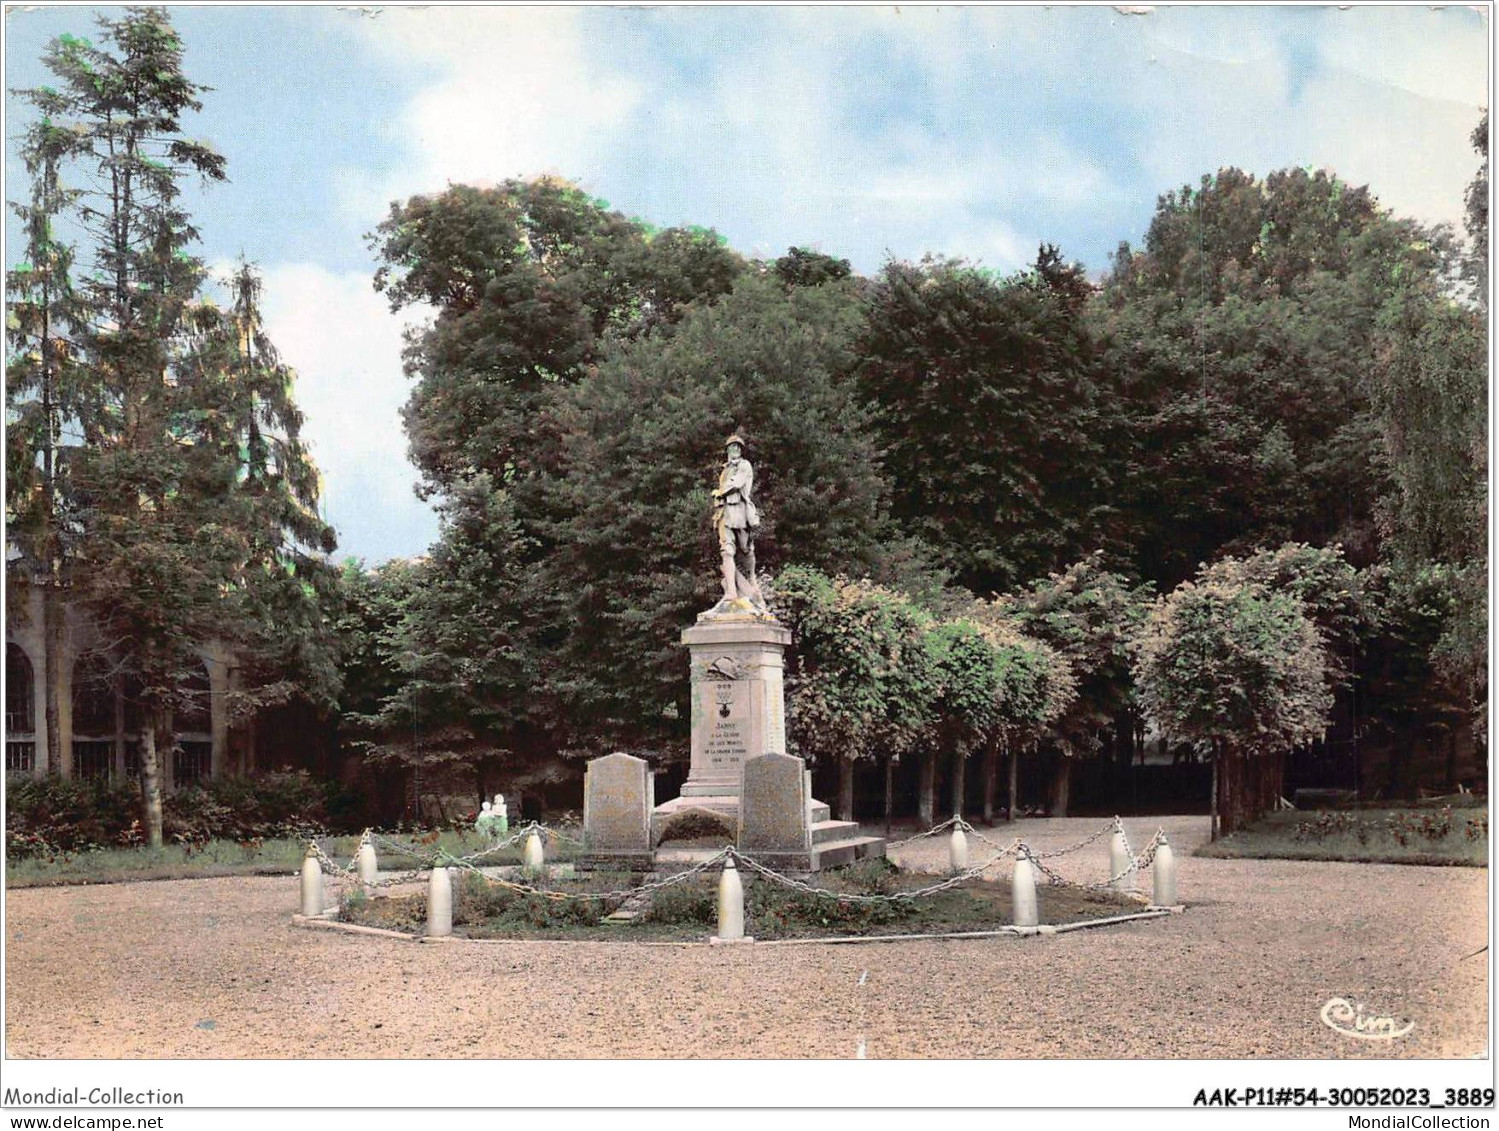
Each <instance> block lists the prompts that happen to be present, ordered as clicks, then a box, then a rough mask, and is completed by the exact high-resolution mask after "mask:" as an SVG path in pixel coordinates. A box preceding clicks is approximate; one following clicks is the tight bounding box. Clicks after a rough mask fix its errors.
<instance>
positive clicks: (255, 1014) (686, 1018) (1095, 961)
mask: <svg viewBox="0 0 1499 1131" xmlns="http://www.w3.org/2000/svg"><path fill="white" fill-rule="evenodd" d="M1099 824H1100V822H1099V821H1097V820H1091V819H1075V820H1028V821H1022V822H1020V823H1019V824H1018V825H1017V826H1015V827H1014V828H1013V829H1012V828H1010V827H1006V826H1001V827H1000V828H998V829H996V830H995V831H994V832H993V834H992V835H993V836H994V838H995V839H996V840H1000V841H1008V840H1009V839H1010V838H1011V837H1012V836H1013V835H1015V830H1018V831H1019V832H1020V833H1021V834H1022V835H1024V836H1025V838H1026V839H1027V840H1028V841H1029V842H1030V843H1031V844H1032V845H1034V846H1035V847H1037V848H1038V849H1040V850H1042V851H1045V850H1047V849H1048V848H1052V847H1060V846H1062V845H1064V844H1067V843H1070V842H1073V841H1076V840H1078V839H1080V838H1081V837H1083V836H1084V835H1086V834H1087V833H1089V832H1092V831H1093V830H1094V829H1096V828H1097V827H1098V826H1099ZM1157 824H1164V825H1165V826H1166V829H1167V831H1168V833H1169V834H1170V835H1171V839H1172V843H1173V845H1174V846H1176V848H1177V849H1178V861H1179V877H1180V878H1179V887H1180V895H1181V898H1182V899H1183V900H1184V901H1185V902H1186V903H1187V904H1188V905H1189V909H1188V911H1187V913H1186V914H1184V915H1180V916H1173V917H1171V918H1169V919H1164V920H1155V921H1151V922H1144V923H1140V924H1132V925H1125V926H1122V927H1109V928H1101V929H1097V930H1089V931H1077V932H1074V933H1071V934H1066V935H1058V936H1054V937H1050V938H1032V939H1013V938H1004V939H994V940H980V941H948V942H941V941H933V942H906V943H891V944H873V945H866V946H835V947H828V946H795V947H743V948H713V949H709V948H706V947H679V948H678V947H649V948H641V947H635V946H631V945H628V944H615V943H472V944H471V943H453V944H448V945H442V946H430V945H414V944H411V943H405V942H398V941H387V940H383V939H375V938H359V937H354V936H349V935H344V934H340V933H334V932H315V931H304V930H297V929H294V928H292V927H291V925H290V915H291V913H292V911H293V910H294V909H295V905H296V900H297V883H296V881H295V880H294V879H292V878H291V877H286V878H232V879H212V880H188V881H173V882H163V883H144V884H129V885H112V886H102V887H73V888H56V889H32V890H25V891H16V892H11V893H10V894H9V896H8V922H7V923H6V924H5V931H6V948H5V949H6V968H5V978H6V989H7V995H8V1002H9V1015H8V1018H7V1028H6V1033H5V1038H6V1049H7V1052H8V1054H9V1055H10V1056H13V1057H68V1058H72V1057H83V1058H87V1057H107V1058H114V1057H120V1058H131V1057H265V1058H280V1057H304V1056H313V1057H361V1058H363V1057H376V1058H380V1057H399V1058H410V1057H476V1058H480V1057H482V1058H489V1057H499V1058H503V1057H510V1056H516V1055H523V1056H524V1055H530V1056H540V1057H555V1058H589V1057H605V1058H643V1057H664V1058H682V1057H716V1058H737V1057H753V1058H782V1057H785V1058H818V1057H840V1058H841V1057H850V1056H852V1055H854V1052H855V1049H856V1047H857V1045H858V1042H859V1041H860V1040H861V1039H862V1040H863V1041H865V1043H866V1051H867V1055H868V1056H870V1057H899V1058H916V1057H939V1058H954V1057H956V1058H970V1057H1000V1058H1009V1057H1042V1058H1072V1057H1107V1058H1118V1057H1148V1058H1156V1057H1199V1058H1200V1057H1234V1058H1237V1057H1276V1058H1325V1057H1340V1058H1348V1057H1378V1058H1384V1057H1389V1056H1400V1057H1455V1056H1474V1055H1479V1054H1481V1053H1482V1052H1483V1051H1484V1043H1485V1031H1486V1024H1487V1012H1486V1010H1487V1001H1488V985H1487V967H1486V956H1485V955H1479V956H1478V957H1474V958H1464V957H1463V956H1465V955H1469V954H1472V952H1474V951H1477V950H1478V949H1479V948H1480V947H1482V946H1483V945H1484V943H1485V942H1486V941H1487V939H1486V923H1487V904H1486V900H1487V883H1488V873H1487V871H1486V870H1484V869H1476V868H1420V867H1404V866H1396V865H1353V864H1322V863H1303V862H1294V861H1243V860H1209V859H1199V858H1195V857H1192V856H1189V855H1187V853H1186V851H1185V850H1186V849H1188V848H1190V846H1191V845H1192V844H1195V843H1198V842H1200V841H1201V839H1202V837H1203V836H1204V834H1205V828H1206V821H1205V819H1203V818H1165V819H1164V820H1157V819H1156V818H1148V819H1147V818H1142V819H1140V820H1137V821H1136V820H1131V821H1127V822H1126V825H1127V828H1128V831H1129V835H1130V840H1131V842H1132V843H1133V844H1134V845H1136V846H1137V847H1138V846H1140V845H1143V844H1144V842H1145V841H1146V840H1147V839H1148V837H1149V835H1150V833H1151V832H1153V831H1154V829H1155V827H1156V825H1157ZM983 850H984V849H983V846H982V845H978V844H975V845H974V846H973V848H972V851H971V858H972V859H973V861H974V862H977V861H978V860H979V859H980V858H981V856H980V853H981V852H982V851H983ZM1105 852H1106V847H1105V842H1104V841H1099V842H1097V843H1096V844H1095V845H1093V846H1092V847H1090V848H1089V849H1087V850H1085V851H1084V852H1083V853H1081V854H1080V855H1079V856H1078V857H1074V858H1064V859H1067V860H1070V861H1072V863H1070V864H1069V865H1068V867H1067V870H1068V871H1069V874H1071V875H1075V876H1077V877H1078V878H1086V879H1099V878H1103V874H1104V868H1105ZM945 853H946V848H945V845H944V844H942V843H938V842H926V843H923V844H922V845H920V846H918V847H913V848H911V849H908V850H906V852H905V854H904V855H905V858H906V859H907V862H908V863H911V864H915V865H918V866H919V865H920V864H922V863H929V864H932V865H936V864H937V863H938V861H940V860H942V859H945ZM866 970H867V971H868V978H867V980H866V984H865V985H863V986H862V987H860V986H858V984H857V983H858V980H859V976H860V973H861V972H862V971H866ZM1335 996H1337V997H1344V998H1349V999H1354V1000H1357V1001H1360V1002H1363V1003H1365V1004H1366V1005H1367V1006H1368V1007H1369V1008H1370V1009H1373V1010H1377V1011H1378V1012H1380V1013H1384V1014H1388V1015H1390V1016H1394V1017H1398V1018H1402V1019H1409V1020H1412V1021H1414V1022H1415V1028H1414V1029H1413V1031H1412V1032H1411V1033H1410V1035H1409V1036H1407V1037H1405V1038H1403V1039H1402V1040H1399V1041H1396V1042H1394V1043H1393V1044H1386V1043H1384V1042H1362V1041H1356V1040H1351V1039H1348V1038H1345V1037H1341V1036H1339V1035H1338V1034H1337V1033H1334V1032H1332V1031H1331V1030H1329V1029H1328V1028H1327V1027H1325V1026H1324V1025H1323V1024H1322V1022H1321V1021H1320V1020H1319V1018H1318V1013H1319V1011H1320V1009H1321V1007H1322V1006H1323V1004H1324V1003H1325V1002H1326V1001H1327V1000H1328V999H1329V998H1332V997H1335Z"/></svg>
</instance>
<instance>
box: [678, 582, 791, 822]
mask: <svg viewBox="0 0 1499 1131" xmlns="http://www.w3.org/2000/svg"><path fill="white" fill-rule="evenodd" d="M790 642H791V633H790V631H789V630H788V629H787V628H786V627H785V626H784V625H783V624H781V622H780V621H778V620H776V619H775V618H774V617H772V616H769V615H766V614H761V613H753V612H731V613H728V614H715V613H704V614H703V615H702V616H700V617H698V620H697V623H696V624H695V625H693V626H692V627H691V628H689V629H686V630H685V631H684V632H683V633H682V643H683V644H686V645H687V647H688V649H689V651H690V652H691V655H692V761H691V763H690V765H689V767H688V771H687V780H686V782H684V783H683V785H682V795H681V796H680V797H678V798H677V799H676V800H674V801H668V802H667V803H666V804H664V805H660V806H657V807H656V809H655V811H654V812H653V813H652V814H651V834H652V839H653V841H655V840H659V838H660V836H661V831H662V829H663V828H664V827H665V825H666V823H667V822H668V821H670V820H671V819H672V818H673V817H676V816H679V815H681V814H684V813H688V812H690V811H692V810H694V809H700V810H704V811H706V812H709V813H714V814H716V815H718V816H720V817H722V818H724V819H725V820H726V821H727V822H728V824H729V825H730V827H733V826H735V825H737V823H738V820H739V788H740V777H741V775H742V773H743V766H744V763H745V762H746V761H748V760H749V759H750V758H755V757H758V756H759V755H761V754H784V753H785V752H786V707H785V701H786V696H785V690H784V687H783V683H782V672H783V668H784V655H785V650H786V645H787V644H789V643H790Z"/></svg>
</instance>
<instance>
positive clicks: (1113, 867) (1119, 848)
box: [1109, 827, 1135, 891]
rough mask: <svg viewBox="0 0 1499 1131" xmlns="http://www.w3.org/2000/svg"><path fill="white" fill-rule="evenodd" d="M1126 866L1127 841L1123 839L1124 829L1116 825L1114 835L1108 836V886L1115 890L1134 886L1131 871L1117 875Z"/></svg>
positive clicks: (1127, 858)
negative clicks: (1124, 874) (1125, 874)
mask: <svg viewBox="0 0 1499 1131" xmlns="http://www.w3.org/2000/svg"><path fill="white" fill-rule="evenodd" d="M1128 867H1129V841H1128V840H1126V839H1125V836H1124V830H1123V829H1122V828H1118V827H1116V828H1115V829H1114V835H1113V836H1111V837H1109V886H1110V887H1111V888H1113V889H1114V890H1115V891H1130V890H1132V889H1133V888H1134V886H1135V881H1134V879H1133V877H1134V873H1133V872H1131V873H1130V874H1129V875H1128V876H1120V875H1119V873H1121V872H1123V871H1124V870H1125V869H1126V868H1128ZM1116 877H1117V878H1116Z"/></svg>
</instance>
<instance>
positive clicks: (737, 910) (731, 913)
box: [718, 856, 744, 942]
mask: <svg viewBox="0 0 1499 1131" xmlns="http://www.w3.org/2000/svg"><path fill="white" fill-rule="evenodd" d="M718 937H719V938H720V939H723V940H725V941H728V942H732V941H733V940H735V939H742V938H744V885H743V884H742V883H741V882H740V880H739V869H738V868H736V867H734V858H733V857H732V856H730V857H729V858H728V859H726V860H725V861H724V862H723V871H722V872H721V873H719V877H718Z"/></svg>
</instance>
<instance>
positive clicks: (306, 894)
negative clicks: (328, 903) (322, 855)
mask: <svg viewBox="0 0 1499 1131" xmlns="http://www.w3.org/2000/svg"><path fill="white" fill-rule="evenodd" d="M322 913H323V862H322V861H321V860H319V859H318V858H317V848H316V847H315V846H314V845H312V844H308V846H307V856H306V858H305V859H304V860H303V861H302V914H303V915H305V916H306V917H307V918H309V919H315V918H317V916H319V915H321V914H322Z"/></svg>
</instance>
